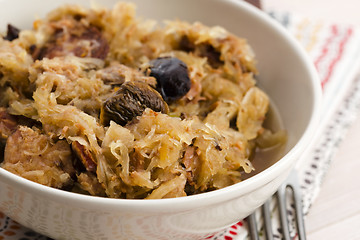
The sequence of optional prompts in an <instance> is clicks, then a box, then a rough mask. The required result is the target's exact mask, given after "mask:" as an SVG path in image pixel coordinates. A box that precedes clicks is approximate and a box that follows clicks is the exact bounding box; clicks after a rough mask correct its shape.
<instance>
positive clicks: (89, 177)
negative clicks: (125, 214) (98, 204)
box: [77, 172, 106, 196]
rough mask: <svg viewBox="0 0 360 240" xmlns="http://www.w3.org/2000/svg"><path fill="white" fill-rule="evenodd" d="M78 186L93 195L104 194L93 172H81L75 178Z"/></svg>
mask: <svg viewBox="0 0 360 240" xmlns="http://www.w3.org/2000/svg"><path fill="white" fill-rule="evenodd" d="M77 180H78V183H79V184H80V186H79V187H80V188H81V189H82V190H84V191H86V192H88V193H90V194H91V195H93V196H106V193H105V190H104V188H103V187H102V185H101V184H100V183H99V181H98V179H97V177H96V175H95V174H93V173H90V172H83V173H80V175H79V176H78V178H77Z"/></svg>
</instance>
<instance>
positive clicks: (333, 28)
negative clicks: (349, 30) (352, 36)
mask: <svg viewBox="0 0 360 240" xmlns="http://www.w3.org/2000/svg"><path fill="white" fill-rule="evenodd" d="M331 33H332V34H331V35H330V37H329V38H328V39H327V40H326V42H325V44H324V46H323V48H322V50H321V55H320V56H319V57H318V58H317V59H316V60H315V61H314V64H315V67H316V69H319V64H320V62H321V61H322V60H323V59H324V58H325V57H326V55H327V54H328V52H329V46H330V45H331V44H332V42H333V41H334V40H335V38H336V37H337V36H338V34H339V31H338V29H337V27H336V25H332V26H331Z"/></svg>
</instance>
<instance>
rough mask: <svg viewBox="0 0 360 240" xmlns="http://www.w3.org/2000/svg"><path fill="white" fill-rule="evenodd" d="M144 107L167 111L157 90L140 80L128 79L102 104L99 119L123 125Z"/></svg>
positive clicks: (103, 122) (106, 123)
mask: <svg viewBox="0 0 360 240" xmlns="http://www.w3.org/2000/svg"><path fill="white" fill-rule="evenodd" d="M146 108H151V109H152V110H154V111H155V112H162V113H167V112H168V111H169V108H168V105H167V104H166V102H165V101H164V99H163V98H162V97H161V95H160V94H159V92H157V91H156V90H155V89H153V88H152V87H150V86H149V85H148V84H147V83H145V82H141V81H128V82H125V83H124V84H122V85H121V86H120V87H119V89H118V90H117V92H116V93H115V94H114V95H113V96H111V97H110V98H108V99H107V100H106V101H105V102H104V103H103V105H102V109H101V115H100V121H101V123H102V124H103V125H108V124H109V123H110V121H111V120H113V121H114V122H116V123H118V124H120V125H122V126H124V125H126V124H127V123H128V122H130V121H131V120H132V119H133V118H135V117H136V116H141V115H142V113H143V112H144V110H145V109H146Z"/></svg>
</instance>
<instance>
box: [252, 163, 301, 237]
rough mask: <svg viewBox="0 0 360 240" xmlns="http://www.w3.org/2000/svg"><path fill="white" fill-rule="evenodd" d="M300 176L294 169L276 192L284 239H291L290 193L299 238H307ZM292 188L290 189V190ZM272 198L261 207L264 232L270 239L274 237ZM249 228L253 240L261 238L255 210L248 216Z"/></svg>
mask: <svg viewBox="0 0 360 240" xmlns="http://www.w3.org/2000/svg"><path fill="white" fill-rule="evenodd" d="M297 179H298V176H297V173H296V170H293V171H292V172H291V173H290V176H289V177H288V178H287V179H286V181H285V182H284V183H283V184H282V185H281V186H280V188H279V189H278V191H277V192H276V193H275V196H274V197H276V200H277V205H278V210H279V215H280V222H281V229H282V235H283V239H285V240H290V239H291V236H290V227H289V224H290V223H289V220H288V213H287V208H286V206H287V204H288V200H290V199H287V198H288V196H289V195H291V198H292V201H293V203H294V210H295V216H294V222H295V226H296V233H297V236H298V239H299V240H305V239H306V233H305V225H304V216H303V210H302V203H301V193H300V187H299V183H298V180H297ZM288 190H290V191H288ZM271 200H272V198H270V199H269V200H267V201H266V202H265V204H264V205H262V206H261V207H260V208H261V214H262V217H263V220H264V232H265V237H266V239H268V240H272V239H274V235H273V231H272V220H271V209H270V202H271ZM247 222H248V228H249V232H250V237H251V239H252V240H259V231H258V226H257V223H256V217H255V212H254V213H252V214H251V215H250V216H248V217H247Z"/></svg>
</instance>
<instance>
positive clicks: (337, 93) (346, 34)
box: [0, 11, 360, 240]
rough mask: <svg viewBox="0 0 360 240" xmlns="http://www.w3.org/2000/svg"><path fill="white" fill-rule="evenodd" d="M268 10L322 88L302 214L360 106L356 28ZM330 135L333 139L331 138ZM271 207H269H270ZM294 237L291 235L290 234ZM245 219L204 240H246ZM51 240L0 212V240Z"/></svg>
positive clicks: (302, 172) (304, 172)
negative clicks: (315, 73) (300, 47)
mask: <svg viewBox="0 0 360 240" xmlns="http://www.w3.org/2000/svg"><path fill="white" fill-rule="evenodd" d="M269 14H270V15H271V16H272V17H273V18H274V19H276V20H277V21H279V22H280V23H281V24H282V25H283V26H284V27H285V28H287V30H288V31H289V32H290V33H291V34H293V35H294V36H295V37H296V38H297V39H298V41H299V42H300V43H301V44H302V45H303V47H304V48H305V49H306V51H307V52H308V54H309V56H310V57H311V59H312V60H313V62H314V64H315V67H316V69H317V70H318V73H319V76H320V81H321V85H322V89H323V98H324V107H323V109H322V111H323V112H322V124H321V126H320V128H319V129H318V132H317V136H316V138H317V139H316V141H315V143H316V144H315V145H314V146H313V147H312V148H310V149H309V150H308V151H307V152H306V153H304V156H303V157H302V160H301V165H302V166H301V168H298V173H299V177H300V185H301V188H302V193H303V205H304V209H303V211H304V213H305V214H306V213H308V211H309V209H310V207H311V204H312V203H313V202H314V200H315V198H316V196H317V195H318V192H319V190H320V188H321V183H322V180H323V178H324V177H325V175H326V172H327V169H328V167H329V165H330V164H331V161H332V158H333V156H334V152H335V151H336V149H337V146H338V145H339V143H340V142H341V140H342V137H343V136H344V133H345V131H346V130H347V127H348V126H349V125H350V124H351V122H352V121H353V120H354V119H355V117H356V115H357V112H358V110H359V108H360V75H359V76H358V75H357V73H358V70H360V69H359V67H360V28H356V27H355V26H348V25H338V24H331V23H326V22H319V21H317V22H314V21H311V20H310V19H307V18H304V17H301V16H296V15H293V14H289V13H280V12H276V11H272V12H269ZM330 136H331V137H330ZM274 208H275V207H274V206H273V210H274V211H275V209H274ZM273 227H274V232H275V234H274V238H275V239H281V233H280V231H279V225H276V224H274V225H273ZM294 237H295V236H294ZM248 238H249V237H248V232H247V226H246V221H240V222H238V223H236V224H234V225H233V226H231V227H229V228H228V229H226V230H224V231H221V232H219V233H217V234H215V235H213V236H211V237H208V238H207V239H210V240H243V239H248ZM5 239H6V240H45V239H50V238H47V237H45V236H42V235H40V234H38V233H35V232H33V231H31V230H30V229H27V228H25V227H23V226H21V225H19V224H18V223H16V222H14V221H12V220H11V219H10V218H8V217H7V216H5V215H4V214H2V213H1V212H0V240H5Z"/></svg>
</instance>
